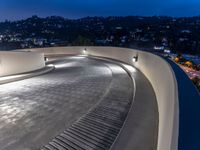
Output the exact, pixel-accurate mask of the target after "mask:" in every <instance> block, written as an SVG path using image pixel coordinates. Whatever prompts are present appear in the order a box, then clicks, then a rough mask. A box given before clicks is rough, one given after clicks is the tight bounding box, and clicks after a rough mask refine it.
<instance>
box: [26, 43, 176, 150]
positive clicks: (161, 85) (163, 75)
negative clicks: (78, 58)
mask: <svg viewBox="0 0 200 150" xmlns="http://www.w3.org/2000/svg"><path fill="white" fill-rule="evenodd" d="M25 51H26V50H25ZM29 51H30V49H29ZM31 51H37V52H42V53H44V54H45V55H55V54H58V55H59V54H67V55H80V54H85V55H93V56H99V57H106V58H112V59H116V60H120V61H122V62H125V63H127V64H130V65H133V66H135V67H136V68H138V69H139V70H140V71H141V72H142V73H144V75H145V76H146V77H147V78H148V80H149V81H150V82H151V84H152V86H153V89H154V91H155V94H156V98H157V103H158V111H159V129H158V130H159V131H158V143H157V144H158V145H157V149H158V150H177V149H178V129H179V105H178V88H177V81H176V78H175V75H174V72H173V70H172V68H171V67H170V65H169V64H168V63H167V62H166V61H165V60H164V59H162V58H160V57H159V56H156V55H153V54H151V53H148V52H143V51H138V50H135V49H127V48H117V47H51V48H41V49H31ZM135 56H136V57H137V56H138V60H137V62H133V57H135ZM136 90H137V89H136ZM136 92H137V91H136ZM144 94H145V91H144Z"/></svg>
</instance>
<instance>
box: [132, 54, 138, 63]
mask: <svg viewBox="0 0 200 150" xmlns="http://www.w3.org/2000/svg"><path fill="white" fill-rule="evenodd" d="M132 61H133V62H137V61H138V54H136V56H133V58H132Z"/></svg>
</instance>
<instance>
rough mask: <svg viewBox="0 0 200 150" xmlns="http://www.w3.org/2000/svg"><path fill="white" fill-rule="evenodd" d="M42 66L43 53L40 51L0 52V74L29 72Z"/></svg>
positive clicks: (43, 63)
mask: <svg viewBox="0 0 200 150" xmlns="http://www.w3.org/2000/svg"><path fill="white" fill-rule="evenodd" d="M44 66H45V62H44V54H41V53H35V52H3V51H1V52H0V76H7V75H13V74H19V73H24V72H29V71H33V70H37V69H40V68H43V67H44Z"/></svg>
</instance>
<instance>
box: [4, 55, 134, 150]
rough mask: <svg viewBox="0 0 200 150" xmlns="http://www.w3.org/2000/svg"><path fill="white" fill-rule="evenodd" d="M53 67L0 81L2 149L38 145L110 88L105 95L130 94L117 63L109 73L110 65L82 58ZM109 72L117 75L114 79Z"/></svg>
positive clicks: (27, 148)
mask: <svg viewBox="0 0 200 150" xmlns="http://www.w3.org/2000/svg"><path fill="white" fill-rule="evenodd" d="M54 65H55V67H56V68H55V70H54V71H51V72H50V73H48V74H45V75H41V76H36V77H33V78H30V79H25V80H22V81H17V82H12V83H7V84H3V85H0V147H1V150H35V149H39V148H40V147H41V146H42V145H45V144H47V143H48V142H49V141H50V140H51V139H52V138H54V137H55V136H56V135H58V134H60V133H61V132H63V131H64V129H66V128H69V127H70V126H71V125H72V123H74V122H75V121H76V120H78V119H79V118H80V117H81V116H83V115H84V114H86V113H87V112H88V111H89V110H90V109H91V108H92V107H94V106H95V105H96V104H97V103H98V102H100V101H102V100H103V99H106V95H107V94H109V93H110V92H111V91H112V92H111V93H110V94H111V95H110V96H109V97H107V98H111V96H112V95H113V96H114V95H115V94H120V95H122V98H123V100H125V99H126V98H125V97H124V96H126V97H130V96H129V94H130V95H131V94H132V91H133V90H132V88H131V84H130V83H131V81H129V80H130V78H129V76H128V75H127V74H126V72H125V71H124V70H123V69H122V68H121V69H120V67H118V66H117V65H113V66H112V68H113V70H114V71H113V70H111V69H110V68H109V66H108V64H104V63H102V62H99V61H97V60H91V59H88V58H84V57H70V58H67V59H63V60H58V61H55V62H54ZM113 74H115V76H116V75H118V76H117V77H116V79H115V81H114V80H113ZM121 75H122V76H124V77H123V78H124V79H123V80H121V81H120V78H118V77H120V76H121ZM116 81H117V82H118V84H116V83H114V82H116ZM124 81H126V82H125V83H124ZM111 85H113V88H114V89H113V90H114V91H113V90H111V91H110V87H111ZM118 85H120V86H118ZM123 85H124V86H123ZM123 95H124V96H123ZM118 98H119V97H118ZM113 104H114V103H113Z"/></svg>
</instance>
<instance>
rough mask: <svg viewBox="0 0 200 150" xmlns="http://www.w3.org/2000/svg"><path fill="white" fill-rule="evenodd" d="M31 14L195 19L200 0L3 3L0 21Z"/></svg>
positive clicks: (8, 0) (27, 0)
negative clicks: (154, 16)
mask: <svg viewBox="0 0 200 150" xmlns="http://www.w3.org/2000/svg"><path fill="white" fill-rule="evenodd" d="M32 15H38V16H41V17H46V16H51V15H57V16H63V17H66V18H80V17H85V16H127V15H140V16H153V15H167V16H175V17H180V16H196V15H200V0H0V21H2V20H5V19H8V20H18V19H22V18H27V17H30V16H32Z"/></svg>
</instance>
